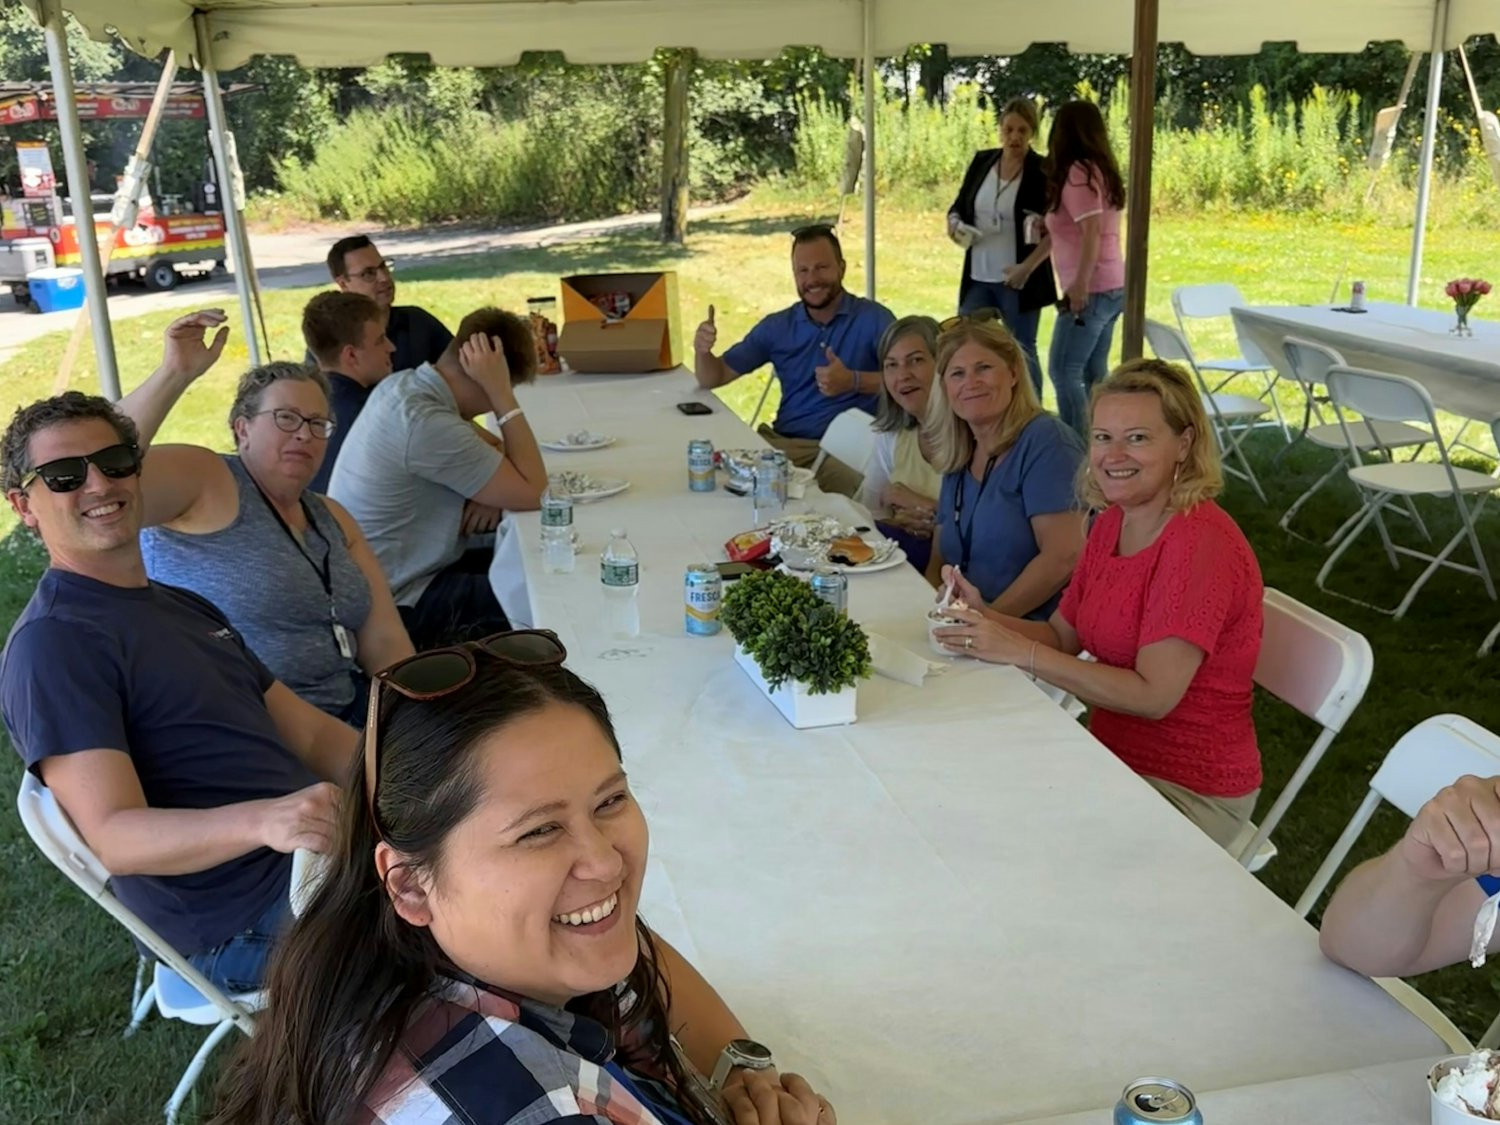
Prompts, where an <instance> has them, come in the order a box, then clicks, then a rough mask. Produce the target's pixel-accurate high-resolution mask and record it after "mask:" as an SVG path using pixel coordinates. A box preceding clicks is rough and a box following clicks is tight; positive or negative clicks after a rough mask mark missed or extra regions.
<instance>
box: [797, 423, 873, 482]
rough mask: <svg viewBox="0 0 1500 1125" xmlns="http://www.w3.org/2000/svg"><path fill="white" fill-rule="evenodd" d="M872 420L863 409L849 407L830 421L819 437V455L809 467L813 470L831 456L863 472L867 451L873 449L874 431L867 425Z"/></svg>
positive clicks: (868, 454) (868, 459)
mask: <svg viewBox="0 0 1500 1125" xmlns="http://www.w3.org/2000/svg"><path fill="white" fill-rule="evenodd" d="M873 421H874V419H873V418H871V417H870V416H869V415H868V414H866V413H865V412H864V411H863V410H860V409H859V408H858V407H850V408H849V409H848V410H846V411H844V412H843V413H842V414H840V415H839V416H838V417H836V418H835V419H834V420H833V421H832V422H829V423H828V429H827V430H826V431H824V433H823V436H822V437H821V438H819V439H818V457H817V460H815V461H814V462H813V463H812V471H813V472H815V473H816V472H817V471H818V470H819V469H820V468H822V467H823V462H824V461H826V460H828V458H830V457H832V458H833V459H834V460H836V461H842V462H843V463H844V464H846V465H848V466H849V467H850V468H851V469H853V470H854V471H855V472H856V473H858V474H859V475H860V476H864V474H865V466H867V465H868V464H869V463H870V454H871V453H873V452H874V450H875V431H874V430H872V429H871V428H870V424H871V423H872V422H873Z"/></svg>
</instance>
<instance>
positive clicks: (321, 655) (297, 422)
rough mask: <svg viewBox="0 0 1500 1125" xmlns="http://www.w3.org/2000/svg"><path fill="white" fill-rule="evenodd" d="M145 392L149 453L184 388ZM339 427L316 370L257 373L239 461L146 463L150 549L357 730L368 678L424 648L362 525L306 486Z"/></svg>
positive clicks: (243, 418) (165, 457) (175, 448)
mask: <svg viewBox="0 0 1500 1125" xmlns="http://www.w3.org/2000/svg"><path fill="white" fill-rule="evenodd" d="M152 379H153V380H156V379H157V377H156V376H153V377H152ZM143 389H145V390H150V391H151V392H152V394H151V395H150V396H149V397H148V398H147V399H146V402H147V408H146V409H147V410H149V412H150V416H147V417H145V418H143V417H142V416H141V415H142V413H143V411H142V410H141V408H140V407H138V406H136V405H135V401H134V400H133V403H132V409H133V412H134V413H135V414H136V422H137V425H138V426H140V428H141V432H142V435H143V443H144V441H145V440H146V439H147V438H148V437H149V435H150V434H152V433H154V432H155V429H156V425H157V424H159V423H160V420H161V418H163V417H165V415H166V413H167V411H168V409H170V407H171V405H172V404H173V403H174V402H175V401H176V399H177V397H178V396H180V395H181V394H182V392H183V390H185V389H186V388H185V387H184V386H168V385H165V384H164V385H161V386H155V385H150V386H148V387H144V388H143ZM335 424H336V423H335V422H334V421H333V419H332V417H331V416H330V411H329V406H328V380H327V378H326V377H325V376H324V375H323V373H322V372H321V371H319V370H318V369H317V368H316V367H304V366H302V365H301V364H297V363H284V362H283V363H268V364H265V365H263V366H261V367H256V368H253V369H252V370H250V371H248V372H246V373H245V375H244V377H243V378H242V379H241V380H240V384H239V390H238V392H237V393H236V395H235V398H234V404H233V405H232V406H231V407H230V411H229V425H230V429H231V432H232V433H233V435H234V440H235V445H236V448H237V450H238V452H237V453H233V454H219V453H215V452H213V451H212V450H209V449H204V448H202V447H200V446H196V445H159V446H156V447H154V448H152V449H151V450H150V451H149V452H148V453H147V454H146V457H145V463H144V467H143V469H142V476H141V479H142V494H143V496H144V498H145V505H146V511H145V524H146V527H147V530H146V531H145V532H144V534H143V535H142V537H141V549H142V553H143V554H144V555H145V559H146V569H147V572H148V573H149V574H150V576H151V577H152V578H153V579H155V580H156V581H158V582H165V583H167V584H168V585H172V586H181V587H183V588H184V589H187V590H191V591H192V592H193V593H195V594H197V595H199V596H200V597H204V598H207V599H208V600H209V601H211V602H213V603H214V604H215V605H216V606H218V607H219V609H220V610H221V611H222V612H223V613H224V616H226V617H227V618H229V621H230V623H231V624H232V625H234V627H235V628H236V629H238V630H239V631H240V633H242V634H243V635H244V637H245V640H246V642H247V643H248V644H249V646H250V649H251V651H253V652H254V653H255V654H256V656H258V657H259V658H260V659H261V661H262V662H263V663H264V664H265V665H266V667H268V668H270V669H271V671H272V672H273V673H275V675H276V678H277V679H279V680H281V681H282V682H283V683H285V684H286V685H287V686H288V687H289V688H291V689H292V690H293V691H294V692H296V693H297V694H298V695H299V696H301V697H302V698H303V699H305V700H307V702H309V703H311V704H312V705H313V706H314V707H317V708H319V709H320V710H323V711H326V712H328V713H329V714H330V715H333V716H335V717H337V718H340V719H343V720H344V721H345V722H348V723H353V724H354V725H356V726H357V725H359V723H361V722H362V721H363V720H364V710H363V708H364V701H365V697H366V691H367V688H368V683H369V681H368V676H369V675H370V674H371V673H372V672H375V671H378V670H379V669H381V668H384V667H385V666H386V665H388V664H391V663H393V662H394V661H397V660H400V659H401V658H402V657H404V656H410V655H411V653H412V644H411V639H410V638H409V637H408V636H407V633H406V627H405V626H404V625H403V624H402V622H401V616H400V614H399V613H398V612H397V610H396V603H395V601H394V600H393V599H392V597H391V590H390V585H389V584H388V583H387V582H386V579H385V575H384V573H382V571H381V569H380V564H379V563H378V562H376V560H375V555H374V552H372V551H371V550H370V545H369V543H367V542H366V541H365V537H364V535H363V534H362V533H361V532H360V529H359V525H358V524H356V523H355V522H354V518H353V517H352V516H350V515H349V513H348V512H346V511H345V510H344V509H343V508H342V507H341V506H340V505H339V504H337V503H335V502H334V501H333V500H330V499H328V498H327V497H325V496H320V495H318V494H316V493H314V492H311V491H309V490H308V484H309V482H311V480H312V478H313V476H314V475H315V474H316V473H317V471H318V467H319V466H320V465H321V464H322V463H323V458H324V455H325V454H326V453H327V449H328V437H329V435H330V434H331V433H332V432H333V427H334V425H335Z"/></svg>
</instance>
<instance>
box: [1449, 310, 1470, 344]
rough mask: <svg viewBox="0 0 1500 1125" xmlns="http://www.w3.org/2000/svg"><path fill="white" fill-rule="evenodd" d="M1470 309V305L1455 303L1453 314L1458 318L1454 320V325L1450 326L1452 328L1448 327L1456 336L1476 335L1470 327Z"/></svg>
mask: <svg viewBox="0 0 1500 1125" xmlns="http://www.w3.org/2000/svg"><path fill="white" fill-rule="evenodd" d="M1469 309H1470V306H1469V305H1454V306H1453V315H1454V317H1455V318H1456V320H1455V322H1454V325H1453V327H1452V328H1450V329H1448V331H1449V333H1451V334H1452V335H1454V336H1472V335H1474V330H1473V329H1472V328H1470V327H1469Z"/></svg>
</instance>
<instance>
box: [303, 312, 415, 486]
mask: <svg viewBox="0 0 1500 1125" xmlns="http://www.w3.org/2000/svg"><path fill="white" fill-rule="evenodd" d="M302 338H303V340H305V341H306V342H307V350H308V351H309V352H311V353H312V356H313V359H314V360H315V361H317V364H318V366H319V367H321V368H322V369H323V373H324V374H325V375H327V376H328V389H329V392H330V393H329V402H328V406H329V410H330V412H331V413H332V415H333V420H334V421H335V422H337V423H338V425H336V426H335V427H334V430H333V433H332V434H331V435H330V436H329V438H328V451H327V453H326V454H325V455H324V457H323V467H322V468H320V469H319V470H318V475H317V476H315V477H313V479H312V482H311V483H310V484H309V485H308V487H309V488H310V489H312V490H313V491H314V492H327V491H328V481H329V479H330V478H332V476H333V465H334V462H335V461H337V460H338V456H339V448H340V447H341V446H342V445H343V444H344V438H346V437H347V436H348V435H349V431H350V430H351V429H353V428H354V420H355V419H356V418H358V417H359V412H360V411H361V410H363V409H364V408H365V400H366V399H368V398H369V397H370V392H371V391H372V390H374V389H375V384H376V383H378V382H380V380H382V379H384V378H385V377H386V376H387V375H389V374H390V373H391V352H392V351H393V347H392V344H391V341H390V340H389V339H388V338H387V337H386V334H385V315H384V314H383V313H382V312H381V311H380V306H379V305H377V304H376V303H375V302H374V301H372V300H370V298H368V297H366V296H365V295H364V294H363V293H343V292H339V291H336V290H335V291H333V292H329V293H319V294H318V295H317V296H316V297H314V298H313V299H312V300H310V301H308V302H307V305H306V307H305V308H303V310H302Z"/></svg>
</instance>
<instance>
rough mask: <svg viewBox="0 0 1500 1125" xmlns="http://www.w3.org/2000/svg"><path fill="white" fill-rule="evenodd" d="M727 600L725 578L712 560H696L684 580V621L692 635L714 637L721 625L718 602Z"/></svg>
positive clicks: (719, 603) (689, 633)
mask: <svg viewBox="0 0 1500 1125" xmlns="http://www.w3.org/2000/svg"><path fill="white" fill-rule="evenodd" d="M723 601H724V580H723V579H722V578H720V577H719V572H718V570H717V569H716V568H715V567H713V566H712V565H711V564H709V563H694V564H693V565H692V566H690V567H688V568H687V576H686V577H685V578H683V580H682V603H683V624H684V625H685V626H686V628H687V631H688V635H689V636H692V637H711V636H713V635H714V634H715V633H717V632H718V631H719V630H720V629H722V628H723V627H724V626H723V623H722V622H720V620H719V606H720V605H721V604H722V603H723Z"/></svg>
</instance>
